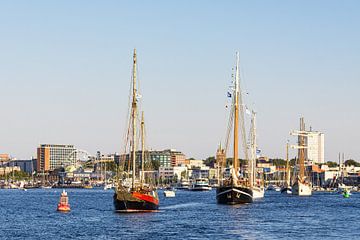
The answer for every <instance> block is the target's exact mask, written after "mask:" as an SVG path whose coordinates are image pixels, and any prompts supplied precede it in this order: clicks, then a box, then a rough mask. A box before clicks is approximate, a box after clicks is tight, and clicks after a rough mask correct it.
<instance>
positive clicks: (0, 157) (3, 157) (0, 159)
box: [0, 153, 10, 165]
mask: <svg viewBox="0 0 360 240" xmlns="http://www.w3.org/2000/svg"><path fill="white" fill-rule="evenodd" d="M9 161H10V155H9V154H7V153H0V164H1V165H3V164H4V163H7V162H9Z"/></svg>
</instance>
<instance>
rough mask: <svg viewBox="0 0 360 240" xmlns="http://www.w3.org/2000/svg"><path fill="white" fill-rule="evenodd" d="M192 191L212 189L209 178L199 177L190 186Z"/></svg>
mask: <svg viewBox="0 0 360 240" xmlns="http://www.w3.org/2000/svg"><path fill="white" fill-rule="evenodd" d="M189 190H190V191H210V190H211V187H210V185H209V180H208V179H206V178H197V179H195V181H194V182H193V183H192V184H191V187H190V188H189Z"/></svg>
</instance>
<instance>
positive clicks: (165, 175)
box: [159, 167, 174, 181]
mask: <svg viewBox="0 0 360 240" xmlns="http://www.w3.org/2000/svg"><path fill="white" fill-rule="evenodd" d="M159 178H160V179H162V180H163V181H170V180H172V179H173V178H174V168H173V167H159Z"/></svg>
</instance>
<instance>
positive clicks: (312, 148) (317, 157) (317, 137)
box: [305, 131, 325, 164]
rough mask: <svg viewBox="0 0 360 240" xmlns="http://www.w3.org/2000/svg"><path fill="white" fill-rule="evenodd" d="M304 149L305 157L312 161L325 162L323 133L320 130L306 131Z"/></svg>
mask: <svg viewBox="0 0 360 240" xmlns="http://www.w3.org/2000/svg"><path fill="white" fill-rule="evenodd" d="M306 145H307V148H306V149H305V154H306V159H307V160H308V161H312V162H313V163H318V164H320V163H325V157H324V156H325V154H324V153H325V151H324V149H325V148H324V134H323V133H321V132H312V131H310V132H308V133H307V136H306Z"/></svg>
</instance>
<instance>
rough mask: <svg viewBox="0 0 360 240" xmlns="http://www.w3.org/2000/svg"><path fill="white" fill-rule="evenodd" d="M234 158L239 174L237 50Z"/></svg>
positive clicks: (235, 168) (236, 170)
mask: <svg viewBox="0 0 360 240" xmlns="http://www.w3.org/2000/svg"><path fill="white" fill-rule="evenodd" d="M234 96H235V97H234V159H233V165H234V170H235V173H236V176H237V172H238V168H239V162H238V161H239V160H238V159H239V156H238V155H239V136H238V132H239V53H238V52H236V69H235V89H234Z"/></svg>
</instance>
